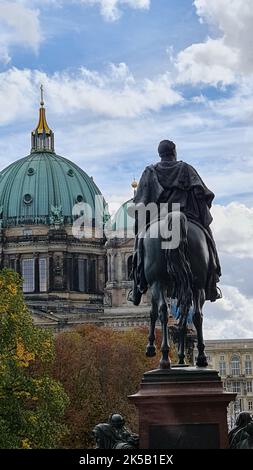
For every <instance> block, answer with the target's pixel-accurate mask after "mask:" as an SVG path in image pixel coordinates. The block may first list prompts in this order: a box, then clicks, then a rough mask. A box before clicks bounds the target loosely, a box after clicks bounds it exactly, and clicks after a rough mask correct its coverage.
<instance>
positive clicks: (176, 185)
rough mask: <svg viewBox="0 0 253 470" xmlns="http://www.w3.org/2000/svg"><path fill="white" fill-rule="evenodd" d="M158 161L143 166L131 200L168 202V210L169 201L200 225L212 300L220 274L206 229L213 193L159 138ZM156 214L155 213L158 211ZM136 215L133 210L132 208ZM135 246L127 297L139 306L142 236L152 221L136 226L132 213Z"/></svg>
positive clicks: (142, 283) (173, 148)
mask: <svg viewBox="0 0 253 470" xmlns="http://www.w3.org/2000/svg"><path fill="white" fill-rule="evenodd" d="M158 153H159V156H160V158H161V162H159V163H156V164H155V165H149V166H147V167H146V168H145V170H144V172H143V174H142V176H141V179H140V182H139V185H138V188H137V192H136V194H135V197H134V203H135V204H136V205H137V204H139V203H142V204H144V205H145V206H147V205H148V204H150V203H156V204H157V206H158V208H159V206H160V205H162V204H163V205H164V203H167V204H168V210H169V212H171V210H172V204H174V203H179V204H180V210H181V211H182V212H183V213H184V214H185V216H186V217H187V219H188V220H190V221H191V222H193V223H195V224H197V225H198V226H199V227H201V228H202V230H203V231H204V233H205V235H206V240H207V244H208V248H209V258H210V261H209V272H208V280H207V285H206V300H211V302H214V301H215V300H217V299H218V298H220V297H221V293H220V290H219V288H218V287H217V285H216V283H217V282H219V278H220V276H221V268H220V263H219V258H218V253H217V250H216V245H215V242H214V239H213V235H212V232H211V229H210V224H211V222H212V220H213V218H212V216H211V213H210V208H211V206H212V201H213V199H214V193H213V192H212V191H210V190H209V189H208V188H207V187H206V185H205V183H204V182H203V181H202V179H201V178H200V176H199V174H198V173H197V171H196V170H195V169H194V168H193V167H192V166H191V165H189V164H188V163H185V162H183V161H177V152H176V145H175V144H174V142H171V141H169V140H163V141H162V142H160V144H159V146H158ZM158 213H159V212H158ZM136 214H137V211H136ZM135 220H136V221H135V248H134V256H133V271H132V277H133V290H132V292H131V296H130V298H129V300H131V301H132V302H133V303H134V305H139V303H140V301H141V297H142V294H143V293H145V292H146V291H147V288H148V286H147V281H146V279H145V275H144V267H143V249H142V248H143V235H142V236H141V237H140V233H141V232H142V231H143V229H144V230H146V229H147V227H148V226H149V224H150V223H151V222H152V220H149V221H146V226H145V227H138V222H139V220H138V216H137V215H136V216H135Z"/></svg>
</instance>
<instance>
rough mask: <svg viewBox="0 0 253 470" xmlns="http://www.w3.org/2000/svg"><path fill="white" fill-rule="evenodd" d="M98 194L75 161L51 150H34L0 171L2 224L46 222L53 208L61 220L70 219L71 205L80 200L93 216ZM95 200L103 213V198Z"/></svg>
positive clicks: (90, 180)
mask: <svg viewBox="0 0 253 470" xmlns="http://www.w3.org/2000/svg"><path fill="white" fill-rule="evenodd" d="M99 195H100V196H101V192H100V191H99V189H98V187H97V186H96V184H95V183H94V181H93V179H92V178H90V177H89V176H88V175H87V174H86V173H85V172H84V171H83V170H82V169H81V168H79V167H78V166H77V165H75V164H74V163H72V162H70V161H69V160H67V159H66V158H63V157H60V156H59V155H56V154H55V153H54V152H47V151H42V152H40V151H36V152H32V153H31V154H30V155H28V156H27V157H25V158H22V159H21V160H18V161H16V162H14V163H12V164H11V165H9V166H8V167H7V168H5V169H4V170H2V171H1V173H0V219H1V221H2V225H3V226H4V227H8V226H15V225H25V224H41V223H43V224H50V220H51V219H52V212H53V215H54V211H56V214H58V215H59V217H60V218H61V220H62V223H64V224H65V223H71V222H72V220H73V217H72V210H73V206H74V205H75V204H76V203H81V202H85V203H87V204H89V206H90V207H91V210H92V218H93V219H94V218H95V198H96V196H99ZM97 201H98V202H97V210H99V212H100V213H103V212H104V208H105V202H104V199H103V198H102V197H100V198H97ZM96 215H98V212H97V213H96Z"/></svg>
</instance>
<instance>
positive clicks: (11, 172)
mask: <svg viewBox="0 0 253 470" xmlns="http://www.w3.org/2000/svg"><path fill="white" fill-rule="evenodd" d="M84 203H87V204H89V207H90V208H91V211H90V213H89V214H88V213H87V214H86V213H84V211H83V212H82V208H83V204H84ZM73 207H75V211H74V212H73ZM79 208H80V211H79ZM106 211H107V209H106V203H105V201H104V199H103V197H102V195H101V192H100V190H99V189H98V187H97V186H96V184H95V182H94V181H93V179H92V178H91V177H89V176H88V175H87V174H86V173H85V172H84V171H83V170H82V169H81V168H79V167H78V166H77V165H75V164H74V163H73V162H71V161H70V160H67V159H66V158H63V157H61V156H59V155H57V154H56V153H55V147H54V133H53V132H52V130H51V129H50V128H49V126H48V124H47V120H46V114H45V108H44V102H43V95H42V97H41V105H40V110H39V122H38V125H37V127H36V129H35V130H33V131H32V133H31V152H30V154H29V155H28V156H26V157H24V158H21V159H19V160H17V161H15V162H14V163H12V164H11V165H9V166H8V167H7V168H5V169H4V170H2V171H1V173H0V265H1V267H9V268H12V269H14V270H16V271H17V272H18V273H20V274H21V275H22V277H23V279H24V283H23V291H24V295H25V299H26V302H27V304H28V306H29V307H30V308H31V310H32V312H33V317H34V321H35V323H38V324H41V325H44V326H50V325H51V326H53V327H54V326H57V327H59V326H61V325H64V324H66V323H70V324H71V323H74V324H75V323H76V322H80V321H82V319H84V318H85V319H86V318H87V316H89V315H91V316H93V315H96V314H97V313H98V312H100V311H102V310H103V299H104V285H105V281H106V279H105V275H106V273H105V238H104V234H103V230H102V231H101V233H100V235H99V236H96V237H95V236H94V227H95V221H96V219H99V222H100V221H101V220H102V225H103V217H104V216H105V214H106ZM80 217H83V218H84V225H85V226H86V237H85V238H82V237H76V236H73V233H72V226H73V224H74V223H75V222H76V221H77V220H78V218H80Z"/></svg>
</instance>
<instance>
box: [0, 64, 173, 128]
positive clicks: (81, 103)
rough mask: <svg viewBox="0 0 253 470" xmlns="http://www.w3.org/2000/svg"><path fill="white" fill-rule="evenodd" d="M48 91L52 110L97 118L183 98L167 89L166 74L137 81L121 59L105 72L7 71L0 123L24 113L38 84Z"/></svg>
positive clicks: (0, 83)
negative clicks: (84, 114) (82, 113)
mask: <svg viewBox="0 0 253 470" xmlns="http://www.w3.org/2000/svg"><path fill="white" fill-rule="evenodd" d="M40 83H43V84H44V85H45V90H46V102H47V104H48V105H49V106H50V109H51V111H52V112H54V111H55V112H57V113H60V114H62V113H65V111H66V109H67V110H68V113H78V112H85V113H86V114H87V112H92V113H95V114H96V115H97V116H110V117H113V118H118V117H128V118H130V117H135V116H140V115H142V114H145V113H147V112H149V111H159V110H160V109H161V108H163V107H165V106H170V105H174V104H176V103H179V102H180V101H182V97H181V95H180V94H179V93H178V92H176V91H174V90H173V89H172V87H171V82H170V77H169V74H166V73H165V74H163V75H160V76H157V77H155V78H154V79H153V80H151V79H148V78H147V79H144V80H142V81H135V79H134V77H133V76H132V74H131V73H130V72H129V70H128V68H127V66H126V65H125V64H124V63H121V64H119V65H114V64H112V65H110V67H109V68H108V70H107V71H106V72H105V73H104V74H98V73H97V72H94V71H90V70H87V69H85V68H82V69H80V70H79V71H77V72H76V73H75V74H72V75H71V74H69V73H67V72H63V73H55V74H54V75H47V74H46V73H44V72H40V71H36V70H35V71H32V70H28V69H27V70H19V69H17V68H12V69H9V70H8V71H7V72H3V73H0V104H1V106H2V109H5V113H3V114H1V116H0V124H1V123H2V124H6V123H8V122H11V121H12V120H15V119H17V118H18V116H19V115H21V114H22V116H25V114H26V112H28V111H30V110H31V108H32V107H33V106H34V105H35V102H38V98H37V100H36V96H37V97H38V92H39V84H40Z"/></svg>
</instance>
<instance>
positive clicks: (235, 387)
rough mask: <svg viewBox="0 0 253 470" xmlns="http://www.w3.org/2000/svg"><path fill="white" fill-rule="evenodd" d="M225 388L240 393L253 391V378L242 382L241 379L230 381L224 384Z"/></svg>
mask: <svg viewBox="0 0 253 470" xmlns="http://www.w3.org/2000/svg"><path fill="white" fill-rule="evenodd" d="M224 387H225V389H226V390H227V391H228V392H233V393H239V394H240V395H243V394H246V393H252V392H253V384H252V380H248V381H247V382H241V381H239V380H234V381H231V382H230V381H228V382H226V383H225V384H224Z"/></svg>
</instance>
